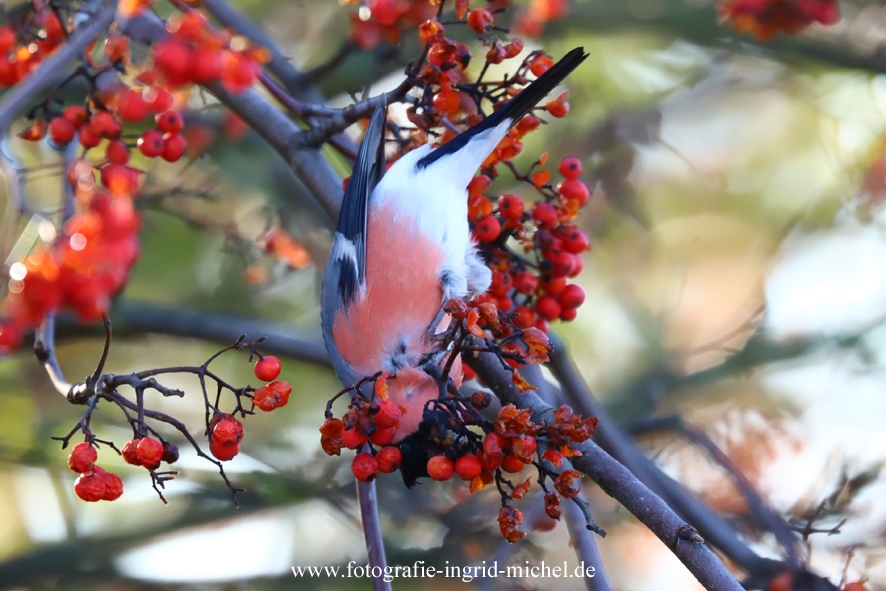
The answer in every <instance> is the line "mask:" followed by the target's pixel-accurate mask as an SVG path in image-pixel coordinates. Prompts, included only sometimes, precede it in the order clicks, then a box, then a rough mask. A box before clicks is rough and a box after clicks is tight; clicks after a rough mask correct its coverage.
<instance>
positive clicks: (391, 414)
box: [375, 400, 403, 429]
mask: <svg viewBox="0 0 886 591" xmlns="http://www.w3.org/2000/svg"><path fill="white" fill-rule="evenodd" d="M402 414H403V413H402V412H401V411H400V407H399V406H397V405H396V404H395V403H393V402H391V401H390V400H382V401H381V402H380V403H379V405H378V414H376V415H375V426H376V427H378V428H379V429H388V428H390V427H396V426H397V425H398V424H399V422H400V416H401V415H402Z"/></svg>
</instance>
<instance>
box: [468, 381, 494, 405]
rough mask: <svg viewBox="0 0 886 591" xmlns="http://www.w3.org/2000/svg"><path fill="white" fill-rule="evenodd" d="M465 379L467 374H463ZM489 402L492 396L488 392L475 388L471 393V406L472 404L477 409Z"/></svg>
mask: <svg viewBox="0 0 886 591" xmlns="http://www.w3.org/2000/svg"><path fill="white" fill-rule="evenodd" d="M465 379H467V375H465ZM491 403H492V396H491V395H490V394H489V392H483V391H482V390H477V391H476V392H474V393H473V394H471V406H473V407H474V408H476V409H477V410H483V409H484V408H488V407H489V405H490V404H491Z"/></svg>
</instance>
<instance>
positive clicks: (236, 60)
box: [221, 51, 258, 93]
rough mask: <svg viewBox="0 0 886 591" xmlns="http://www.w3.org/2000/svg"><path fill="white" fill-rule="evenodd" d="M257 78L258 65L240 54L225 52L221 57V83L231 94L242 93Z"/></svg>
mask: <svg viewBox="0 0 886 591" xmlns="http://www.w3.org/2000/svg"><path fill="white" fill-rule="evenodd" d="M256 76H258V65H257V64H256V63H255V62H254V61H253V60H252V58H250V57H247V56H245V55H243V54H240V53H234V52H233V51H226V52H225V53H224V54H223V55H222V72H221V83H222V86H224V87H225V88H226V89H227V90H229V91H231V92H236V93H239V92H243V91H244V90H246V89H247V88H249V87H250V86H252V83H253V81H254V80H255V78H256Z"/></svg>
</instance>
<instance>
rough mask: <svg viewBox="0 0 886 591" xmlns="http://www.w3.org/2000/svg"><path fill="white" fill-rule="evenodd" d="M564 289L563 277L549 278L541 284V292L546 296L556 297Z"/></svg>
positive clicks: (564, 280) (564, 279)
mask: <svg viewBox="0 0 886 591" xmlns="http://www.w3.org/2000/svg"><path fill="white" fill-rule="evenodd" d="M564 289H566V278H565V277H549V278H547V279H543V280H542V282H541V290H542V291H543V292H545V293H546V294H548V295H553V296H558V295H560V294H561V293H563V290H564Z"/></svg>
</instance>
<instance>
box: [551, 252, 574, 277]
mask: <svg viewBox="0 0 886 591" xmlns="http://www.w3.org/2000/svg"><path fill="white" fill-rule="evenodd" d="M574 271H575V255H573V254H569V253H568V252H561V253H560V254H558V255H557V256H556V257H555V258H554V268H553V270H552V271H551V272H552V273H553V274H554V275H557V276H559V277H571V276H572V274H573V272H574Z"/></svg>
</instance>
